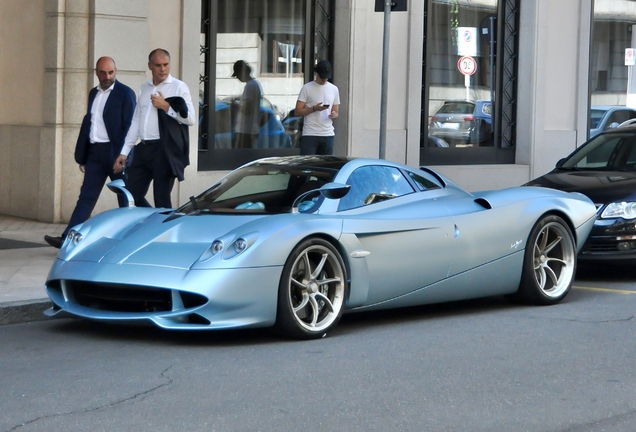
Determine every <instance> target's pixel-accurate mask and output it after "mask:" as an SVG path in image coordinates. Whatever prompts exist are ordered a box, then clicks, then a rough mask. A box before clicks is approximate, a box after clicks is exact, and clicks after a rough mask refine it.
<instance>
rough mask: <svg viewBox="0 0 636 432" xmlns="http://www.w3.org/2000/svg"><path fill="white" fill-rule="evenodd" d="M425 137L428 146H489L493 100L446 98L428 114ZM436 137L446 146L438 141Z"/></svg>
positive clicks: (490, 144) (490, 143) (491, 134)
mask: <svg viewBox="0 0 636 432" xmlns="http://www.w3.org/2000/svg"><path fill="white" fill-rule="evenodd" d="M428 136H429V145H435V146H437V147H485V146H492V145H493V131H492V102H491V101H489V100H477V101H467V100H451V101H445V102H444V104H443V105H442V106H441V107H440V108H439V109H438V110H437V112H436V113H435V114H434V115H433V116H432V117H431V120H430V123H429V126H428ZM439 140H443V141H445V142H446V143H447V144H448V145H440V144H438V141H439Z"/></svg>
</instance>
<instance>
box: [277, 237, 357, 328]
mask: <svg viewBox="0 0 636 432" xmlns="http://www.w3.org/2000/svg"><path fill="white" fill-rule="evenodd" d="M346 290H347V272H346V269H345V265H344V262H343V260H342V257H341V256H340V254H339V253H338V251H337V250H336V248H335V247H333V245H331V244H330V243H329V242H327V241H325V240H322V239H319V238H310V239H307V240H305V241H303V242H302V243H300V244H299V245H298V246H296V248H294V250H293V251H292V253H291V254H290V255H289V258H288V259H287V262H286V263H285V267H284V268H283V274H282V277H281V281H280V285H279V289H278V312H277V317H276V328H277V330H278V332H279V333H280V334H282V335H284V336H287V337H292V338H296V339H316V338H320V337H324V336H326V334H327V331H328V330H330V329H331V328H333V327H334V326H335V325H336V324H337V323H338V321H339V320H340V317H341V316H342V313H343V311H344V305H345V297H346Z"/></svg>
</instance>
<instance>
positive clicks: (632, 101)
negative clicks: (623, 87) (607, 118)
mask: <svg viewBox="0 0 636 432" xmlns="http://www.w3.org/2000/svg"><path fill="white" fill-rule="evenodd" d="M635 64H636V49H634V48H625V66H627V97H626V101H625V105H626V106H628V107H631V108H634V107H636V98H635V96H636V91H635V90H634V89H633V88H632V85H633V83H632V69H633V66H634V65H635Z"/></svg>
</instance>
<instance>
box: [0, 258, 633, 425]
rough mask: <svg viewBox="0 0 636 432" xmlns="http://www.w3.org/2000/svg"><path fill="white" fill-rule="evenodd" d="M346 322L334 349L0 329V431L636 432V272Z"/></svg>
mask: <svg viewBox="0 0 636 432" xmlns="http://www.w3.org/2000/svg"><path fill="white" fill-rule="evenodd" d="M630 272H631V269H627V270H622V271H615V270H613V269H609V270H604V269H594V270H592V271H588V272H587V274H586V273H585V271H582V272H580V276H578V277H577V282H576V284H575V286H576V288H574V289H573V290H572V292H571V293H570V295H568V297H567V298H566V301H564V302H563V303H561V304H559V305H557V306H551V307H525V306H518V305H511V304H508V303H506V302H505V301H504V300H503V299H501V298H490V299H482V300H479V301H470V302H460V303H452V304H447V305H442V306H428V307H419V308H410V309H404V310H399V311H391V312H381V313H369V314H359V315H348V316H345V317H344V318H343V320H342V321H341V323H340V325H339V326H338V328H337V329H336V330H335V331H334V332H332V333H331V334H330V335H329V336H328V337H327V338H325V339H321V340H317V341H311V342H289V341H285V340H280V339H278V338H276V337H273V336H271V335H270V334H269V333H268V332H267V331H254V330H252V331H234V332H222V333H214V332H213V333H208V332H204V333H178V332H177V333H175V332H165V331H161V330H158V329H155V328H145V327H133V328H131V327H123V326H111V325H103V324H98V323H91V322H86V321H77V320H50V321H41V322H33V323H29V324H16V325H6V326H0V345H1V346H2V347H3V349H2V353H0V371H2V372H1V374H0V389H2V391H1V392H0V431H44V430H64V431H86V430H92V431H101V430H104V431H110V430H151V429H153V430H158V431H174V430H191V431H197V430H206V431H295V430H303V431H310V432H311V431H326V430H339V431H394V430H395V431H398V430H399V431H542V432H543V431H571V432H583V431H590V432H591V431H595V432H596V431H633V430H634V425H635V424H636V368H635V367H634V366H635V365H636V360H635V359H636V337H635V336H636V320H635V319H634V315H635V314H636V313H635V311H636V284H635V283H634V280H635V279H636V277H634V276H631V275H630Z"/></svg>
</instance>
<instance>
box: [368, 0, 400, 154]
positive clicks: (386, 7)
mask: <svg viewBox="0 0 636 432" xmlns="http://www.w3.org/2000/svg"><path fill="white" fill-rule="evenodd" d="M375 11H376V12H384V35H383V39H382V84H381V89H380V140H379V141H380V142H379V147H380V159H385V158H386V116H387V112H386V105H387V96H388V81H389V34H390V33H391V11H395V12H397V11H400V12H406V0H375Z"/></svg>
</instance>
